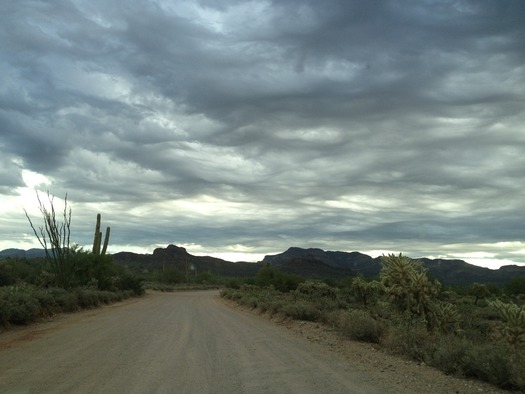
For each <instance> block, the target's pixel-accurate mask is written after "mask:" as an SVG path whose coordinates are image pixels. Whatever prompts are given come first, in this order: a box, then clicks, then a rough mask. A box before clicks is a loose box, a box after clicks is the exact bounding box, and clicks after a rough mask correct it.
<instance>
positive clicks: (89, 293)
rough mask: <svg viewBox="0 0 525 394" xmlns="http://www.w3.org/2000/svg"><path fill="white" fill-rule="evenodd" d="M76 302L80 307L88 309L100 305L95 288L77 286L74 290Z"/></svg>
mask: <svg viewBox="0 0 525 394" xmlns="http://www.w3.org/2000/svg"><path fill="white" fill-rule="evenodd" d="M75 295H76V297H77V303H78V305H79V306H80V308H82V309H89V308H93V307H96V306H99V305H100V301H99V299H98V292H97V291H96V290H95V289H89V288H85V289H83V288H78V289H76V290H75Z"/></svg>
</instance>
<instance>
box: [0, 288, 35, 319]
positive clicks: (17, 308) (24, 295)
mask: <svg viewBox="0 0 525 394" xmlns="http://www.w3.org/2000/svg"><path fill="white" fill-rule="evenodd" d="M39 311H40V305H39V303H38V301H37V300H36V299H35V298H34V297H33V296H32V294H31V290H30V289H29V288H25V287H19V286H7V287H2V288H0V323H2V324H3V325H4V326H7V325H9V323H11V324H25V323H29V322H31V321H33V320H34V319H35V318H36V317H37V316H38V313H39Z"/></svg>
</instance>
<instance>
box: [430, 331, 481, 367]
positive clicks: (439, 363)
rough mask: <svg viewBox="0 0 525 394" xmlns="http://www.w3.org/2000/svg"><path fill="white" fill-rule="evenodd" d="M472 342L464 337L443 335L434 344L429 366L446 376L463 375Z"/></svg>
mask: <svg viewBox="0 0 525 394" xmlns="http://www.w3.org/2000/svg"><path fill="white" fill-rule="evenodd" d="M472 346H473V345H472V342H470V341H469V340H467V339H465V338H464V337H458V336H454V335H444V336H442V337H440V338H439V340H438V341H437V343H436V350H435V352H434V354H433V356H432V359H431V361H430V364H431V365H432V366H433V367H436V368H438V369H440V370H441V371H443V372H445V373H446V374H456V375H464V374H465V368H466V365H465V363H466V361H467V355H468V352H469V349H471V348H472Z"/></svg>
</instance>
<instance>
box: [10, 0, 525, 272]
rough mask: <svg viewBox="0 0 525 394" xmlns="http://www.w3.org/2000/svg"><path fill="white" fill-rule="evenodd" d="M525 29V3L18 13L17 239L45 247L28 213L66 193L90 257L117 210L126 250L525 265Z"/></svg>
mask: <svg viewBox="0 0 525 394" xmlns="http://www.w3.org/2000/svg"><path fill="white" fill-rule="evenodd" d="M524 14H525V5H524V3H523V2H521V1H506V2H500V1H481V2H480V1H466V0H465V1H446V2H443V1H435V2H433V1H430V2H424V3H422V2H420V1H408V2H407V1H378V2H354V1H335V0H334V1H328V2H322V3H321V2H316V1H293V0H287V1H278V2H277V1H275V2H271V1H266V2H265V1H260V2H259V1H254V2H249V3H247V2H242V1H233V0H232V1H227V2H226V1H220V2H219V1H211V0H210V1H198V0H195V1H193V2H184V3H177V4H176V5H174V4H172V3H171V2H168V1H160V0H159V1H153V2H148V3H144V2H129V1H119V0H112V1H90V2H87V1H78V2H74V3H72V2H69V1H55V2H45V1H36V2H35V1H18V2H16V4H15V3H10V2H5V3H3V4H2V5H0V15H1V16H0V22H1V23H0V43H1V44H2V54H1V55H0V72H1V73H2V75H3V76H4V78H3V80H2V83H0V148H1V150H2V156H1V158H0V163H1V164H2V167H1V169H0V175H1V179H2V184H1V185H0V193H1V195H2V196H3V197H2V199H3V200H5V201H4V204H3V207H4V208H3V209H2V210H1V211H0V215H2V217H3V218H4V219H5V221H6V223H7V222H9V228H10V230H9V231H8V232H7V233H4V234H3V238H0V239H3V240H4V244H5V246H6V247H9V246H12V245H13V244H16V243H17V242H18V244H21V245H22V244H24V245H27V244H29V243H31V242H33V243H34V240H31V237H30V234H29V235H28V234H27V232H28V231H27V228H26V227H27V225H26V223H25V217H24V216H23V215H22V214H21V208H22V206H24V207H27V205H28V204H34V194H33V192H31V191H30V190H28V188H29V189H31V188H35V187H36V188H37V189H39V190H41V191H45V190H50V191H51V192H52V193H54V194H56V195H57V196H64V195H65V194H66V193H68V197H69V201H70V202H71V204H72V205H73V207H74V208H73V209H74V212H78V213H77V216H76V218H75V220H76V222H77V223H78V224H77V226H78V227H77V228H78V234H77V236H78V242H80V243H89V239H90V237H91V233H92V229H91V222H92V218H93V217H94V214H95V213H96V212H97V211H102V212H103V216H105V217H107V220H108V221H111V222H112V226H113V227H115V231H113V232H112V234H113V237H114V238H113V241H114V243H115V245H116V246H115V247H117V248H119V247H120V248H124V249H125V248H133V247H134V248H136V249H137V250H138V249H146V250H148V249H151V248H153V247H154V246H155V245H165V244H167V243H180V244H185V245H188V246H189V247H190V251H191V250H193V251H195V252H202V253H206V252H207V253H221V252H232V253H233V252H246V253H252V254H254V256H255V255H259V254H264V253H273V252H279V251H281V250H283V249H286V248H287V247H289V246H292V245H297V246H304V247H310V246H312V247H314V246H315V247H322V248H325V249H338V250H354V249H359V250H363V251H366V250H369V251H382V250H394V251H402V252H405V253H407V254H412V255H419V256H422V255H433V256H449V257H454V256H456V257H460V258H461V257H462V256H463V257H465V258H467V257H468V258H472V259H473V261H475V262H478V263H479V261H478V260H476V256H480V253H481V255H482V256H485V257H486V256H493V258H494V259H498V260H501V261H502V262H505V261H507V260H508V261H514V262H525V257H524V253H525V252H524V250H525V245H524V241H523V235H522V234H524V230H525V228H524V227H523V224H522V223H523V221H521V220H519V218H520V214H521V212H523V209H524V208H525V206H524V204H525V203H524V202H523V201H524V200H523V198H522V197H523V192H522V191H523V188H524V184H523V180H524V178H523V175H522V174H523V168H525V159H524V158H525V155H524V153H525V152H524V146H525V139H524V137H523V136H524V135H525V134H524V133H523V122H524V120H525V119H524V118H525V110H524V108H525V106H524V101H525V91H524V89H523V86H525V84H524V82H525V72H524V71H525V70H524V67H523V64H524V63H525V44H524V43H525V26H524V25H523V23H522V15H524ZM32 199H33V201H32ZM13 234H15V235H13ZM16 234H19V236H18V237H17V236H16ZM2 245H3V244H1V243H0V246H2ZM192 248H193V249H192ZM483 253H485V254H483ZM468 258H467V260H468Z"/></svg>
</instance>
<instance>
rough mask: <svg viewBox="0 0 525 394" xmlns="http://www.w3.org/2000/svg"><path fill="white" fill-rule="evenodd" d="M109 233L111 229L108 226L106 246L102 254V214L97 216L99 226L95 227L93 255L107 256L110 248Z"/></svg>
mask: <svg viewBox="0 0 525 394" xmlns="http://www.w3.org/2000/svg"><path fill="white" fill-rule="evenodd" d="M109 232H110V228H109V226H108V227H107V228H106V235H105V237H104V246H103V248H102V252H101V251H100V245H101V243H102V232H101V231H100V213H99V214H97V224H96V226H95V236H94V238H93V254H96V255H105V254H106V250H107V248H108V242H109Z"/></svg>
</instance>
